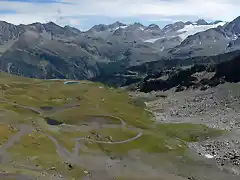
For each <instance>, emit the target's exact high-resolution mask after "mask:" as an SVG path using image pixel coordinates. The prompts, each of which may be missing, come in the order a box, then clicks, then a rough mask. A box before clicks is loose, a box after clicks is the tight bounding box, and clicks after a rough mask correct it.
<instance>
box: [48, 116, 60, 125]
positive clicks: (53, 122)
mask: <svg viewBox="0 0 240 180" xmlns="http://www.w3.org/2000/svg"><path fill="white" fill-rule="evenodd" d="M45 121H46V122H47V123H48V124H49V125H51V126H58V125H61V124H63V122H61V121H57V120H55V119H51V118H45Z"/></svg>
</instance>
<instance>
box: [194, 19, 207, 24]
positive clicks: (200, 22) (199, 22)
mask: <svg viewBox="0 0 240 180" xmlns="http://www.w3.org/2000/svg"><path fill="white" fill-rule="evenodd" d="M196 25H208V23H207V22H206V21H205V20H204V19H199V20H197V21H196Z"/></svg>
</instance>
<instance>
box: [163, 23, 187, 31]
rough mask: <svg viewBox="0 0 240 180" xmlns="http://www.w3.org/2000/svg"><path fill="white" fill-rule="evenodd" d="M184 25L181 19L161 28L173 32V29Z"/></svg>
mask: <svg viewBox="0 0 240 180" xmlns="http://www.w3.org/2000/svg"><path fill="white" fill-rule="evenodd" d="M184 26H185V23H184V22H182V21H178V22H175V23H173V24H168V25H166V26H165V27H164V28H163V31H164V32H166V33H168V32H173V31H177V30H179V29H182V28H184Z"/></svg>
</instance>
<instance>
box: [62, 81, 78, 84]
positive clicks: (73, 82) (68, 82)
mask: <svg viewBox="0 0 240 180" xmlns="http://www.w3.org/2000/svg"><path fill="white" fill-rule="evenodd" d="M64 84H79V82H78V81H66V82H64Z"/></svg>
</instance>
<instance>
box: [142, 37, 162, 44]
mask: <svg viewBox="0 0 240 180" xmlns="http://www.w3.org/2000/svg"><path fill="white" fill-rule="evenodd" d="M163 38H165V37H159V38H153V39H147V40H145V41H144V42H148V43H155V42H156V41H157V40H159V39H163Z"/></svg>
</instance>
